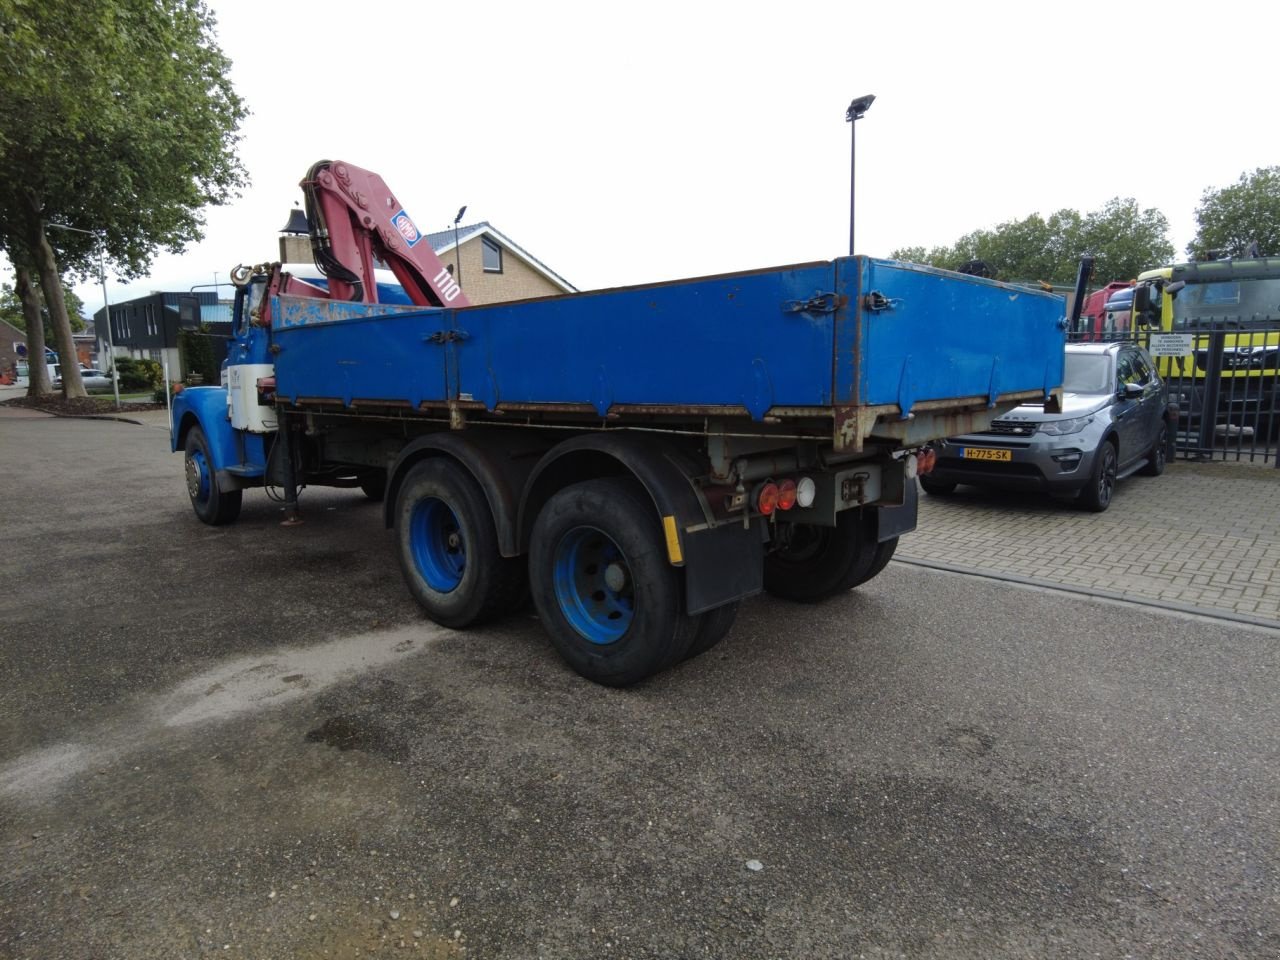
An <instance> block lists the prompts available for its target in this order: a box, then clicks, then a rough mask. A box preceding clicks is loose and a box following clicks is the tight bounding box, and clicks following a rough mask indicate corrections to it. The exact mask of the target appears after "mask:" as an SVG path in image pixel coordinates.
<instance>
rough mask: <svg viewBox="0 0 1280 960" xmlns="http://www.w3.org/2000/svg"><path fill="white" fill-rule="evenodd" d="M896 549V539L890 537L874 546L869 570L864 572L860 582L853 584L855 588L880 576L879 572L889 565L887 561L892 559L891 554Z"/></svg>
mask: <svg viewBox="0 0 1280 960" xmlns="http://www.w3.org/2000/svg"><path fill="white" fill-rule="evenodd" d="M897 549H898V538H897V537H891V538H890V539H888V540H882V541H881V542H880V543H877V544H876V555H875V557H873V558H872V560H871V569H870V570H868V571H867V572H866V575H865V576H863V578H862V579H861V580H859V581H858V582H857V583H855V584H854V586H855V587H857V586H860V585H861V584H864V583H866V582H867V581H868V580H870V579H872V578H873V577H877V576H879V575H880V572H881V571H882V570H884V568H885V567H887V566H888V565H889V561H890V560H892V559H893V553H894V551H895V550H897Z"/></svg>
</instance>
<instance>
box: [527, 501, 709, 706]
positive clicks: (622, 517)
mask: <svg viewBox="0 0 1280 960" xmlns="http://www.w3.org/2000/svg"><path fill="white" fill-rule="evenodd" d="M529 585H530V588H531V590H532V593H533V602H534V604H535V605H536V606H537V608H538V616H539V617H540V618H541V619H542V623H543V626H544V627H545V629H546V631H547V633H548V634H550V636H551V642H552V644H554V645H555V648H556V650H557V651H559V653H560V656H562V657H563V658H564V659H565V661H566V662H567V663H568V664H569V666H571V667H572V668H573V669H574V670H576V671H577V672H578V673H580V674H581V675H582V676H584V677H586V678H587V679H588V680H593V681H595V682H596V683H601V684H605V685H606V686H611V687H625V686H630V685H631V684H633V683H638V682H639V681H641V680H643V679H645V678H646V677H650V676H652V675H653V674H655V673H658V672H659V671H661V670H664V669H666V668H667V667H669V666H671V665H672V664H674V663H676V662H677V661H679V660H680V659H681V658H682V657H683V656H684V654H685V653H686V652H687V651H688V649H689V645H690V643H691V642H692V641H693V639H694V636H695V634H696V633H697V630H698V627H699V621H700V618H698V617H690V616H689V615H688V614H686V613H685V612H684V583H683V577H682V573H681V571H680V570H678V569H677V568H675V567H673V566H671V564H670V563H668V562H667V550H666V544H665V540H664V539H663V536H662V531H661V528H660V527H659V525H658V517H657V514H656V513H655V511H654V508H653V502H652V501H651V500H650V499H649V496H648V494H646V493H645V491H644V489H643V488H642V487H641V486H640V485H639V484H638V483H636V482H635V481H634V480H628V479H619V478H605V479H601V480H588V481H586V482H584V483H577V484H574V485H573V486H571V487H566V488H565V489H564V490H561V491H560V492H559V493H557V494H556V495H555V496H553V497H552V498H551V499H550V500H548V501H547V503H546V505H545V506H544V507H543V508H542V511H541V512H540V513H539V514H538V518H537V520H536V521H534V525H533V534H532V536H531V538H530V544H529Z"/></svg>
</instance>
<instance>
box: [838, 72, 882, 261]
mask: <svg viewBox="0 0 1280 960" xmlns="http://www.w3.org/2000/svg"><path fill="white" fill-rule="evenodd" d="M875 99H876V95H875V94H874V93H869V94H867V95H866V96H865V97H858V99H856V100H854V101H853V102H852V103H850V104H849V109H848V110H846V111H845V112H844V119H845V122H847V123H848V124H849V130H850V134H849V256H851V257H852V256H853V189H854V173H855V170H856V163H857V156H858V121H859V120H861V119H862V117H863V115H864V114H865V113H866V112H867V111H868V110H870V109H871V104H872V103H874V102H875Z"/></svg>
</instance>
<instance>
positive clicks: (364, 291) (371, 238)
mask: <svg viewBox="0 0 1280 960" xmlns="http://www.w3.org/2000/svg"><path fill="white" fill-rule="evenodd" d="M302 190H303V193H304V194H305V195H306V202H307V221H308V223H309V224H310V227H311V249H312V253H313V254H314V255H315V261H316V266H317V267H319V268H320V270H321V272H322V273H324V274H325V275H326V276H327V277H328V278H329V297H330V298H331V299H333V300H355V301H361V302H364V303H377V302H378V285H377V283H376V282H375V281H374V275H373V269H374V262H375V259H376V260H381V261H382V262H383V263H385V264H386V265H387V266H388V267H390V268H391V271H392V272H393V273H394V274H395V275H396V279H397V280H399V281H400V285H401V286H402V287H403V288H404V291H405V293H406V294H408V296H409V299H411V300H412V301H413V302H414V303H418V304H422V305H423V306H430V307H466V306H470V301H468V300H467V297H466V294H464V293H463V292H462V288H461V287H460V286H458V282H457V281H456V280H455V279H454V277H453V274H451V273H450V272H449V270H448V268H447V267H445V265H444V264H443V263H441V261H440V258H439V257H437V256H436V254H435V251H434V250H432V249H431V244H430V243H428V242H427V238H426V236H425V235H424V234H423V233H421V232H419V230H418V228H417V226H416V225H415V224H414V222H413V220H412V219H410V217H409V214H408V213H406V212H405V209H404V207H402V206H401V205H400V203H399V201H398V200H396V198H395V195H394V194H393V193H392V192H391V188H390V187H388V186H387V184H386V181H384V180H383V179H382V178H381V177H380V176H378V175H377V174H376V173H373V172H372V171H370V170H365V169H363V168H361V167H357V166H355V165H354V164H351V163H344V162H343V161H341V160H321V161H320V162H319V163H316V164H314V165H312V167H311V169H310V170H309V171H308V172H307V176H306V179H305V180H303V181H302Z"/></svg>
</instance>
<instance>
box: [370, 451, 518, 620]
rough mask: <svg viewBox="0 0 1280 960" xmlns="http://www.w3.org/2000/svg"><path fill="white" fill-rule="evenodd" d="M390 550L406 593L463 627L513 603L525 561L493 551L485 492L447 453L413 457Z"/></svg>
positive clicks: (494, 533) (434, 614)
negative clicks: (446, 457)
mask: <svg viewBox="0 0 1280 960" xmlns="http://www.w3.org/2000/svg"><path fill="white" fill-rule="evenodd" d="M395 532H396V553H397V555H398V558H399V560H400V572H401V573H402V574H404V580H405V583H406V585H407V586H408V587H409V593H410V594H411V595H412V596H413V598H414V599H415V600H416V601H418V604H419V606H421V607H422V609H423V610H424V611H426V614H427V616H428V617H430V618H431V619H432V620H434V621H435V622H436V623H438V624H440V625H442V626H445V627H455V628H462V627H468V626H471V625H472V624H476V623H482V622H484V621H485V620H491V619H494V618H496V617H499V616H502V615H504V614H506V613H508V612H510V611H511V610H513V609H514V608H515V607H516V606H517V605H518V604H519V602H520V599H521V597H522V596H523V593H524V564H523V563H521V561H520V560H519V558H508V557H504V556H502V555H501V554H500V553H499V552H498V534H497V531H496V530H495V529H494V525H493V515H492V514H491V513H490V511H489V504H488V502H487V501H486V500H485V498H484V493H483V492H482V491H481V489H480V487H479V486H478V485H477V484H476V482H475V480H474V479H472V477H471V476H470V474H468V473H467V472H466V471H465V470H464V469H463V468H462V467H460V466H458V465H457V464H456V463H453V462H452V461H450V460H443V459H430V460H424V461H422V462H421V463H418V464H416V465H415V466H414V467H413V468H412V469H411V470H410V471H409V473H408V475H407V476H406V477H405V478H404V482H403V483H402V484H401V485H400V492H399V495H398V496H397V498H396V510H395Z"/></svg>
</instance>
